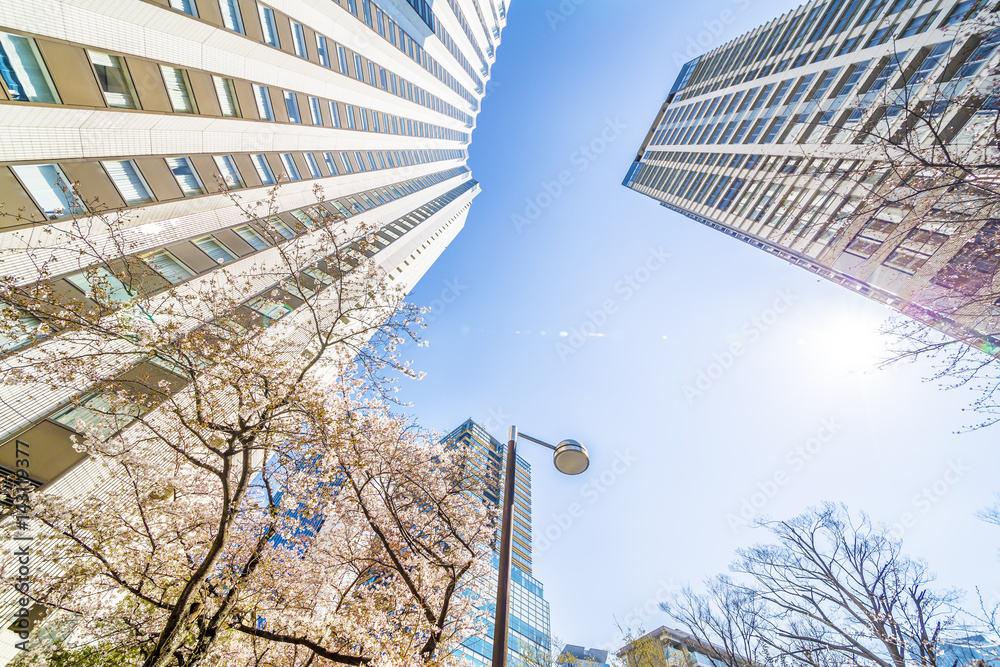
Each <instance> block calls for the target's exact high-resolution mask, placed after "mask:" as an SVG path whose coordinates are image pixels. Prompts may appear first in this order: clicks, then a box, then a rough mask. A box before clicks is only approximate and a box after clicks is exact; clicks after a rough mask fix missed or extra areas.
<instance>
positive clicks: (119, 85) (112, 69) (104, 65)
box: [87, 51, 139, 109]
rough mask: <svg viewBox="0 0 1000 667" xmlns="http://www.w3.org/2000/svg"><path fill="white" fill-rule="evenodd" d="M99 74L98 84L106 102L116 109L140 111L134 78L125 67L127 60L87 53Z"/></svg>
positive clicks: (103, 54) (91, 52)
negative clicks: (133, 84) (133, 83)
mask: <svg viewBox="0 0 1000 667" xmlns="http://www.w3.org/2000/svg"><path fill="white" fill-rule="evenodd" d="M87 55H89V56H90V62H91V64H92V65H93V66H94V72H95V73H96V74H97V82H98V84H100V86H101V92H103V93H104V101H105V102H107V104H108V106H109V107H114V108H116V109H138V108H139V105H138V103H137V101H136V96H135V88H134V87H133V86H132V78H131V77H130V76H129V74H128V67H126V66H125V59H124V58H122V57H120V56H111V55H108V54H107V53H95V52H93V51H87Z"/></svg>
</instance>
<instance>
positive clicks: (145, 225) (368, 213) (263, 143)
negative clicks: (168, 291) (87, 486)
mask: <svg viewBox="0 0 1000 667" xmlns="http://www.w3.org/2000/svg"><path fill="white" fill-rule="evenodd" d="M505 21H506V6H505V3H504V2H503V1H500V0H450V1H449V2H447V3H445V2H441V3H437V4H435V5H434V7H433V8H431V6H430V3H428V2H425V1H424V0H412V1H411V2H404V1H403V0H379V1H378V2H373V1H371V0H341V1H340V2H337V1H336V0H323V1H322V2H318V1H316V0H281V1H280V2H279V1H277V0H276V1H275V2H272V3H269V4H268V3H265V2H263V1H261V2H257V1H256V0H148V1H146V0H108V1H107V2H100V3H93V2H89V1H87V0H43V1H41V2H38V1H34V0H31V1H29V0H10V1H8V2H5V3H4V8H3V12H2V13H0V60H2V62H0V74H2V77H0V81H2V86H0V131H2V132H3V136H4V140H3V141H2V142H0V203H2V205H3V209H2V213H3V216H2V217H0V249H3V250H4V251H5V252H4V254H3V255H2V256H0V273H2V274H3V275H14V276H18V277H19V278H21V279H22V280H24V281H25V282H30V281H32V280H34V279H36V278H37V275H36V274H33V271H34V270H35V267H34V266H33V264H32V258H31V257H30V256H28V253H23V252H18V248H19V247H20V246H19V243H21V241H20V240H19V237H21V236H22V235H31V236H32V237H33V241H34V242H35V243H42V244H44V243H46V238H47V237H46V236H45V235H44V234H43V233H42V232H43V231H44V230H45V228H50V229H55V230H58V229H61V228H65V226H66V225H67V224H68V222H67V220H68V218H70V217H71V216H77V217H78V218H81V217H82V218H88V217H89V216H91V214H94V213H97V212H106V213H107V214H109V215H111V216H117V215H118V212H119V211H121V212H123V213H124V215H125V217H124V228H123V229H122V232H121V234H122V236H123V237H124V238H125V239H126V240H127V241H128V242H129V243H130V244H132V247H131V248H130V252H133V253H135V254H137V255H138V256H140V257H141V258H143V260H144V261H146V262H147V263H148V264H149V265H150V266H151V267H152V268H154V269H155V271H156V272H157V274H158V275H159V276H160V277H161V278H162V280H160V283H161V284H162V285H163V286H168V285H170V284H175V285H176V284H181V283H184V282H185V281H187V280H192V279H197V278H198V277H199V276H203V275H205V274H206V273H208V272H211V271H214V270H217V269H218V268H219V265H220V264H225V265H226V268H227V269H228V270H229V271H237V272H238V271H240V270H241V268H244V267H245V268H246V269H247V270H249V269H250V267H251V266H252V265H253V264H254V263H255V261H257V260H258V259H259V258H260V256H262V255H264V254H265V253H269V252H272V253H273V252H275V251H274V249H273V248H272V246H273V245H276V242H272V240H273V239H275V238H277V239H283V238H291V237H295V236H301V235H305V234H308V233H310V227H311V226H312V220H313V219H314V218H315V217H316V216H317V215H319V214H320V213H321V211H319V210H318V209H319V208H322V209H325V210H326V212H328V213H331V214H333V215H338V216H342V217H344V218H351V219H352V220H357V221H363V222H365V223H368V224H377V225H378V226H380V227H381V230H380V231H379V232H378V234H377V236H376V239H375V243H376V244H377V246H378V252H377V254H376V255H375V259H376V260H377V261H378V262H379V264H380V265H381V266H382V267H383V268H384V269H385V271H386V272H387V273H388V275H389V278H390V279H391V281H392V284H398V285H401V286H403V288H404V289H407V290H408V289H409V288H410V287H412V286H413V285H414V284H415V283H416V282H417V281H418V280H419V279H420V277H421V276H422V275H423V274H424V273H425V272H426V270H427V269H428V267H429V266H430V265H431V264H432V263H433V262H434V260H435V259H436V258H437V257H438V256H439V255H440V254H441V252H442V251H443V250H444V248H445V247H447V245H448V244H449V243H450V242H451V240H452V239H454V238H455V235H456V234H457V233H458V232H459V231H460V230H461V229H462V226H463V224H464V221H465V218H466V215H467V214H468V210H469V206H470V205H471V202H472V200H473V198H474V197H475V196H476V195H477V193H478V192H479V187H478V184H477V183H476V181H475V180H473V179H472V177H471V174H470V173H469V169H468V167H467V166H466V159H467V157H468V146H469V142H470V139H471V133H472V130H473V128H474V126H475V119H476V115H477V113H478V110H479V100H480V99H481V98H482V97H483V95H484V93H485V84H486V82H487V81H488V79H489V73H490V66H491V65H492V63H493V60H494V56H495V50H496V47H497V46H498V44H499V37H500V31H501V29H502V28H503V26H504V24H505ZM279 181H280V182H282V183H283V185H282V186H281V187H280V189H279V193H278V199H277V204H278V212H277V213H278V214H277V215H276V216H273V217H269V218H268V219H267V220H260V219H257V220H248V219H247V217H246V215H245V214H244V213H243V212H241V211H240V210H239V209H238V208H237V207H236V206H235V205H234V204H233V202H232V201H231V200H230V199H229V198H228V197H227V196H226V194H225V193H223V192H222V190H223V184H226V185H227V186H228V187H229V188H231V189H232V190H233V191H234V192H235V193H236V194H238V195H239V196H240V197H241V198H242V200H243V201H244V202H253V201H255V200H261V199H265V198H266V196H267V192H268V190H269V188H271V187H272V186H273V185H274V184H275V183H276V182H279ZM68 183H76V184H78V188H79V194H80V197H79V198H76V197H75V196H74V195H73V194H72V193H69V192H66V191H65V190H64V189H63V188H62V187H61V185H62V184H68ZM314 186H321V187H322V188H323V201H321V202H317V200H316V196H315V195H314V193H313V188H314ZM95 200H99V201H97V202H96V203H95ZM95 219H96V218H95ZM85 224H88V223H85ZM106 237H107V234H106V233H105V234H103V235H102V234H101V233H100V232H99V231H95V235H94V240H95V241H96V242H100V241H101V240H102V239H104V238H106ZM51 238H52V239H55V238H56V236H55V235H52V237H51ZM53 242H55V241H53ZM86 268H87V267H86V266H80V259H79V257H78V256H76V255H75V254H74V253H72V252H66V253H63V254H62V255H61V256H60V257H59V259H58V261H56V262H55V263H53V264H52V265H51V266H50V270H51V274H50V276H49V277H48V279H49V280H50V281H51V282H52V283H53V284H54V285H56V287H57V288H58V289H59V290H64V291H67V293H70V294H73V295H76V296H78V297H82V296H83V295H84V294H85V292H86V289H87V288H88V285H87V280H86V278H85V276H84V274H83V270H84V269H86ZM270 290H271V286H268V290H267V291H268V293H270ZM285 297H288V298H285ZM293 303H295V300H294V297H291V296H290V295H287V294H284V293H282V294H281V295H280V296H279V297H278V298H277V299H267V300H261V301H260V302H257V303H254V304H252V307H255V308H258V309H261V308H263V309H267V310H268V311H269V312H268V313H267V314H266V315H267V316H269V317H274V316H276V315H277V316H281V315H282V314H284V313H285V312H287V311H290V310H292V309H293V308H292V306H291V305H290V304H293ZM26 324H27V325H28V326H30V325H31V324H32V323H30V322H28V323H26ZM0 343H2V344H3V348H4V350H5V351H6V353H7V354H18V353H19V351H18V350H16V349H12V348H16V347H17V346H18V345H19V344H21V343H22V341H19V340H17V339H16V338H15V339H12V340H4V341H0ZM0 393H2V397H0V398H2V400H0V467H2V468H6V469H9V470H10V471H12V470H14V467H13V457H14V453H13V447H14V445H13V441H14V439H15V438H20V439H22V440H25V441H30V442H31V446H32V447H34V448H36V450H37V451H39V452H41V451H45V452H46V453H47V456H46V457H45V458H44V461H45V462H44V463H43V457H42V456H41V455H38V456H37V457H36V458H37V463H36V464H35V465H34V466H33V469H32V474H33V476H34V477H35V479H34V481H35V482H36V483H37V484H40V485H42V486H45V485H48V484H51V483H53V482H54V481H55V480H56V479H57V478H59V476H60V475H62V474H63V473H64V472H65V471H66V470H67V469H68V468H69V467H71V466H73V465H74V464H76V463H77V462H78V460H79V458H80V457H79V454H77V453H76V452H74V451H73V450H72V449H71V448H70V447H69V441H68V436H69V434H70V432H71V429H72V427H73V425H74V424H75V422H76V419H77V418H78V416H79V413H74V411H73V410H72V407H71V406H70V401H71V400H72V399H73V398H74V397H75V396H77V395H78V393H74V392H73V391H72V390H71V389H70V388H66V389H65V390H61V391H53V392H49V393H48V394H47V397H46V399H45V400H37V397H33V398H31V399H28V398H27V396H26V395H25V392H19V391H18V389H17V388H16V387H3V388H0Z"/></svg>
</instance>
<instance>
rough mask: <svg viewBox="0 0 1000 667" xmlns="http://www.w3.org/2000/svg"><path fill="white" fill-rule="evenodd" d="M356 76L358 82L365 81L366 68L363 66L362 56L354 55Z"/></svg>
mask: <svg viewBox="0 0 1000 667" xmlns="http://www.w3.org/2000/svg"><path fill="white" fill-rule="evenodd" d="M354 76H356V77H358V81H364V80H365V68H364V67H362V66H361V56H359V55H358V54H356V53H355V54H354Z"/></svg>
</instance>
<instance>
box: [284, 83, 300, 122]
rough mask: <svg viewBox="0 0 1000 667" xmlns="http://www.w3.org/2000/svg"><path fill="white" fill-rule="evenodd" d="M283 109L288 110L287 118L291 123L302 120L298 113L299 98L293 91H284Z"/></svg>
mask: <svg viewBox="0 0 1000 667" xmlns="http://www.w3.org/2000/svg"><path fill="white" fill-rule="evenodd" d="M285 109H287V110H288V120H290V121H291V122H293V123H301V122H302V114H300V113H299V98H298V97H297V96H296V95H295V93H292V92H289V91H287V90H286V91H285Z"/></svg>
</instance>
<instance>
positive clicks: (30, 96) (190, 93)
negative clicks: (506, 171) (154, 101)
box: [0, 32, 469, 142]
mask: <svg viewBox="0 0 1000 667" xmlns="http://www.w3.org/2000/svg"><path fill="white" fill-rule="evenodd" d="M338 48H340V49H343V47H338ZM86 54H87V58H88V60H89V62H90V66H91V68H92V70H93V72H94V75H95V77H96V81H97V83H98V86H99V87H100V90H101V93H102V95H103V98H104V101H105V103H106V104H107V105H108V106H109V107H111V108H114V109H140V108H142V102H141V100H140V97H139V95H138V94H137V92H136V88H135V85H134V84H133V80H132V74H131V72H130V70H129V66H128V62H127V59H126V58H124V57H122V56H116V55H111V54H107V53H99V52H95V51H91V50H89V49H88V50H86ZM341 57H342V63H343V65H342V68H343V69H345V71H349V70H347V66H346V52H343V53H342V56H341ZM0 58H2V59H3V61H4V63H5V65H4V67H0V76H2V79H3V81H4V84H5V85H6V87H7V90H8V92H9V96H10V98H11V99H12V100H15V101H19V102H43V103H48V104H59V103H61V101H62V100H61V98H60V96H59V93H58V91H57V89H56V86H55V84H54V83H53V81H52V77H51V76H50V74H49V70H48V67H47V66H46V65H45V61H44V60H43V58H42V54H41V53H40V51H39V49H38V45H37V43H36V41H35V40H34V39H32V38H30V37H24V36H21V35H14V34H10V33H4V32H0ZM355 58H357V59H359V60H360V56H355ZM368 65H369V68H370V69H371V70H372V72H371V73H370V76H373V77H374V76H375V70H374V67H375V65H374V63H371V62H369V63H368ZM158 67H159V71H160V75H161V77H162V80H163V84H164V88H165V90H166V93H167V97H168V98H169V101H170V107H171V109H172V110H173V111H174V112H175V113H186V114H197V113H199V104H198V96H197V94H196V92H195V87H194V86H193V85H192V81H191V73H190V72H189V71H188V70H186V69H182V68H177V67H170V66H167V65H162V64H161V65H159V66H158ZM356 67H357V66H356ZM379 69H380V72H381V76H382V78H383V87H384V88H385V87H386V86H388V88H387V90H392V92H393V93H394V94H396V93H397V89H398V90H399V91H400V92H402V89H401V88H398V87H400V86H402V85H403V83H404V82H403V81H402V79H397V77H396V75H394V74H391V73H387V72H386V71H385V70H384V69H381V68H379ZM357 71H358V72H361V73H362V74H363V68H362V69H357ZM240 85H249V86H250V87H251V90H252V94H253V98H254V102H255V106H256V109H257V117H258V118H260V119H262V120H269V121H274V120H276V114H275V108H274V104H273V102H272V89H271V88H270V87H269V86H265V85H262V84H244V83H243V82H240ZM209 90H211V92H209ZM407 90H408V93H407V94H410V92H409V89H407ZM201 94H205V95H214V97H215V99H214V100H212V101H213V102H215V101H217V102H218V105H219V109H220V111H221V114H222V115H223V116H226V117H233V118H240V117H247V116H248V115H249V114H247V113H244V110H243V109H241V106H240V99H239V94H238V88H237V80H234V79H231V78H226V77H221V76H217V75H214V74H213V75H211V89H202V92H201ZM277 94H279V95H280V98H281V99H283V100H284V107H285V111H286V114H287V118H288V121H289V122H292V123H303V122H306V118H305V117H304V111H303V109H302V108H301V107H300V102H301V105H303V106H305V107H307V108H308V114H309V115H308V122H311V124H313V125H317V126H326V127H347V128H349V129H358V128H359V127H360V129H363V130H370V131H373V132H385V133H392V134H402V135H407V136H419V137H426V138H434V139H446V140H452V141H463V142H467V141H468V139H469V135H468V133H466V132H459V131H458V130H453V129H451V128H447V127H442V126H440V125H433V124H431V123H425V122H422V121H414V120H412V119H408V118H402V117H400V116H395V115H392V114H387V113H383V112H379V111H375V110H368V109H362V108H358V109H355V108H354V107H352V106H351V105H347V104H344V103H342V102H334V101H332V100H325V99H320V98H318V97H313V96H308V95H304V94H302V93H295V92H292V91H288V90H284V91H278V93H277ZM205 103H206V100H205V99H204V98H203V99H202V105H201V106H206V104H205ZM341 109H343V112H342V111H341ZM324 110H326V113H324ZM342 115H343V116H346V123H342V122H341V117H342Z"/></svg>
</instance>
